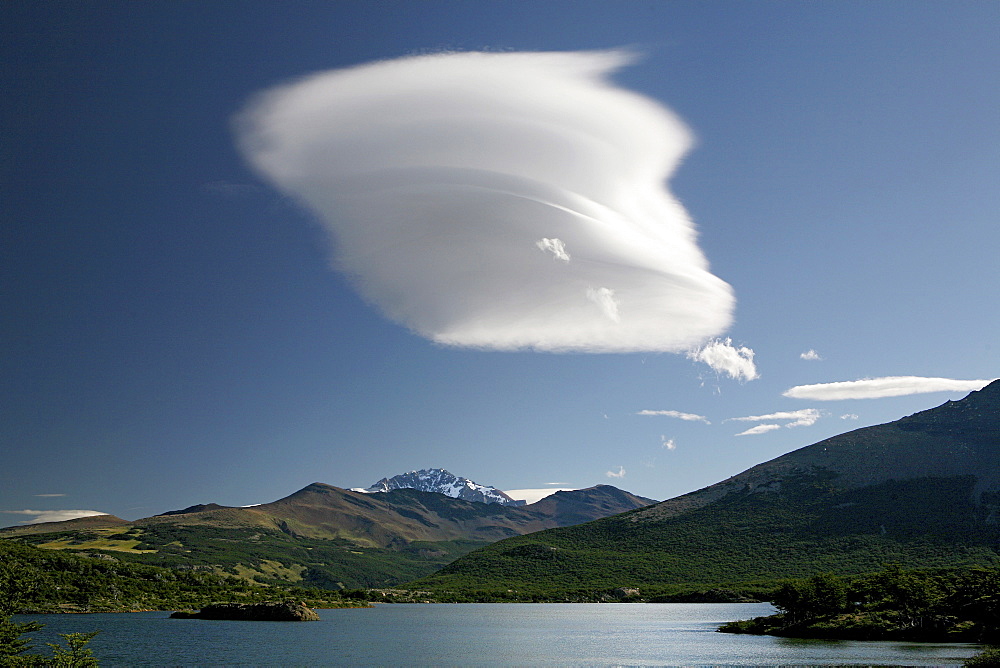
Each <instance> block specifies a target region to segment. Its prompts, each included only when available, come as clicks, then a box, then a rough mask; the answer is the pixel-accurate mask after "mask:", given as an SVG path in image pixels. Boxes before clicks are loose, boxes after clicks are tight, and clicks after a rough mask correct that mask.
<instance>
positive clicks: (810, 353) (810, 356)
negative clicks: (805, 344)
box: [799, 348, 823, 360]
mask: <svg viewBox="0 0 1000 668" xmlns="http://www.w3.org/2000/svg"><path fill="white" fill-rule="evenodd" d="M799 358H800V359H804V360H821V359H823V358H822V357H821V356H820V354H819V353H818V352H816V351H815V350H813V349H812V348H810V349H809V350H807V351H805V352H804V353H802V354H801V355H799Z"/></svg>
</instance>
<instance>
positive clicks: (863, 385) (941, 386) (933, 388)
mask: <svg viewBox="0 0 1000 668" xmlns="http://www.w3.org/2000/svg"><path fill="white" fill-rule="evenodd" d="M991 382H993V381H991V380H952V379H951V378H923V377H920V376H887V377H885V378H865V379H863V380H848V381H842V382H836V383H818V384H816V385H797V386H795V387H793V388H791V389H789V390H787V391H786V392H785V393H784V396H786V397H792V398H794V399H812V400H814V401H836V400H838V399H881V398H883V397H901V396H905V395H908V394H923V393H926V392H971V391H973V390H981V389H982V388H984V387H986V386H987V385H989V384H990V383H991Z"/></svg>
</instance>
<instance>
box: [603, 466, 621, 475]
mask: <svg viewBox="0 0 1000 668" xmlns="http://www.w3.org/2000/svg"><path fill="white" fill-rule="evenodd" d="M604 475H606V476H608V477H609V478H624V477H625V467H624V466H619V467H618V470H617V471H607V472H606V473H605V474H604Z"/></svg>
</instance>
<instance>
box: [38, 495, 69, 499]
mask: <svg viewBox="0 0 1000 668" xmlns="http://www.w3.org/2000/svg"><path fill="white" fill-rule="evenodd" d="M35 496H37V497H38V498H40V499H54V498H55V497H57V496H66V495H65V494H35Z"/></svg>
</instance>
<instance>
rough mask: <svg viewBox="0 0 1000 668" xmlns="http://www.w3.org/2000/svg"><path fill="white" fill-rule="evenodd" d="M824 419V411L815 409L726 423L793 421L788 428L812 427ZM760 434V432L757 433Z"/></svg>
mask: <svg viewBox="0 0 1000 668" xmlns="http://www.w3.org/2000/svg"><path fill="white" fill-rule="evenodd" d="M821 417H823V413H822V411H819V410H816V409H815V408H803V409H801V410H797V411H779V412H777V413H768V414H767V415H748V416H747V417H735V418H729V419H728V420H726V422H732V421H735V422H764V421H766V420H791V422H789V423H788V424H786V425H785V426H786V427H811V426H812V425H814V424H816V421H817V420H819V419H820V418H821ZM757 433H759V432H757Z"/></svg>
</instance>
